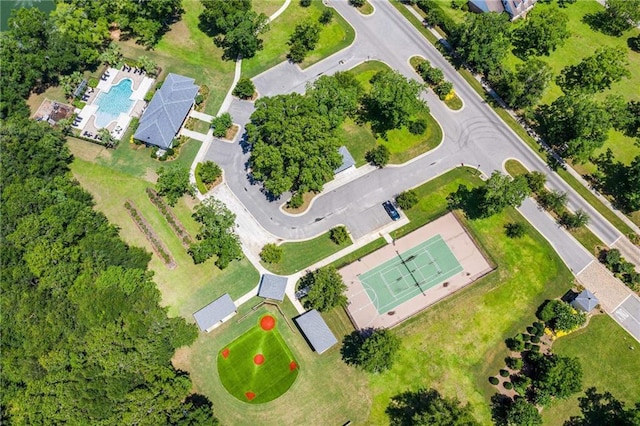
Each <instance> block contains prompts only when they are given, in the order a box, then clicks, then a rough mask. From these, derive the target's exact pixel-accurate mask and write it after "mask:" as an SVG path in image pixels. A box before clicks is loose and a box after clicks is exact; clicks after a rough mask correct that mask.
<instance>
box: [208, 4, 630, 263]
mask: <svg viewBox="0 0 640 426" xmlns="http://www.w3.org/2000/svg"><path fill="white" fill-rule="evenodd" d="M328 3H329V4H330V5H331V6H333V7H335V9H336V10H337V11H338V12H339V13H340V14H341V15H342V16H343V17H344V18H345V19H346V20H347V21H348V22H349V23H350V24H351V25H352V26H353V27H354V28H355V29H356V33H357V34H356V40H355V41H354V43H353V44H352V45H351V46H349V47H348V48H347V49H344V50H342V51H340V52H338V53H336V54H334V55H333V56H331V57H329V58H327V59H325V60H323V61H322V62H320V63H318V64H316V65H314V66H312V67H310V68H308V69H306V70H304V71H302V70H300V68H299V67H298V66H296V65H293V64H290V63H287V62H285V63H282V64H280V65H278V66H276V67H273V68H271V69H270V70H268V71H266V72H264V73H262V74H261V75H259V76H257V77H255V78H254V79H253V81H254V83H255V84H256V88H257V90H258V92H259V93H260V95H261V96H272V95H275V94H279V93H289V92H292V91H296V92H303V91H304V89H305V87H306V84H307V83H308V82H311V81H313V80H315V79H316V78H318V77H319V76H320V75H324V74H333V73H334V72H336V71H339V70H347V69H350V68H353V67H354V66H356V65H357V64H359V63H361V62H363V61H366V60H368V59H375V60H381V61H384V62H386V63H387V64H389V65H390V66H391V67H392V68H394V69H396V70H398V71H400V72H401V73H403V74H404V75H406V76H408V77H411V78H415V79H419V77H418V76H417V74H415V72H414V71H413V69H412V67H411V66H410V64H409V59H410V58H411V57H412V56H414V55H420V56H423V57H425V58H427V59H428V60H429V61H431V63H432V64H433V65H434V66H437V67H438V68H440V69H442V70H443V71H444V74H445V77H446V78H447V79H448V80H449V81H451V82H452V83H453V85H454V88H455V90H456V93H457V94H458V95H459V96H460V97H461V99H462V100H463V102H464V108H463V109H462V110H461V111H457V112H454V111H451V110H449V109H448V108H447V107H446V106H445V105H444V103H443V102H441V101H440V100H438V98H437V97H436V96H435V95H434V94H433V93H432V92H431V91H429V92H428V93H425V94H423V97H424V99H426V100H427V102H428V105H429V107H430V109H431V113H432V115H433V116H434V117H435V118H436V119H437V120H438V122H439V123H440V125H441V127H442V129H443V131H444V135H445V136H444V141H443V143H442V144H441V145H440V146H439V147H438V148H436V149H435V150H433V151H430V152H429V153H427V154H425V155H423V156H421V157H419V158H418V159H415V160H414V161H412V162H410V163H408V164H405V165H403V166H401V167H386V168H384V169H379V170H375V171H373V172H371V173H368V174H366V175H364V176H362V177H360V178H358V179H356V180H354V181H352V182H349V183H348V184H346V185H344V186H341V187H339V188H337V189H335V190H332V191H331V192H328V193H325V194H323V195H322V196H320V197H318V198H317V199H316V200H315V202H314V203H313V205H312V207H311V208H310V209H309V210H308V211H307V212H306V213H305V214H303V215H301V216H295V217H293V216H290V215H286V214H284V213H282V211H281V210H280V208H279V207H280V205H281V204H282V203H283V202H284V201H286V200H287V198H288V194H284V195H283V197H282V198H281V199H280V200H269V199H267V197H266V196H265V194H264V193H263V192H262V191H261V186H260V185H259V184H252V183H251V182H250V181H249V179H248V170H247V161H248V158H249V154H248V152H246V149H244V148H243V145H242V143H240V144H228V143H223V142H214V143H213V144H212V145H211V148H210V149H209V151H208V152H207V153H206V155H205V157H206V158H207V159H211V160H213V161H215V162H217V163H218V164H220V165H221V167H223V168H224V170H225V178H226V180H227V183H228V185H229V187H230V188H231V189H232V191H233V192H234V193H235V194H236V196H237V197H238V198H239V200H240V201H241V202H242V203H243V204H244V206H245V207H246V208H247V209H248V210H249V211H250V212H251V213H252V215H253V216H254V217H255V218H256V220H257V221H258V222H259V223H260V224H261V225H262V226H263V227H264V228H265V229H266V230H267V231H269V232H271V233H272V234H274V235H276V236H278V237H281V238H286V239H302V238H309V237H311V236H314V235H317V234H319V233H322V232H324V231H326V230H328V229H329V228H331V227H333V226H335V225H337V224H345V225H347V227H348V228H349V230H350V231H351V232H352V234H353V236H354V237H355V238H358V237H360V236H363V235H365V234H367V233H369V232H372V231H375V230H376V229H378V228H379V227H380V226H382V225H384V223H385V222H384V221H388V220H390V219H388V218H385V217H384V215H381V214H380V211H381V209H382V206H381V203H382V202H383V201H384V200H387V199H390V198H392V197H393V196H394V195H396V194H398V193H399V192H401V191H403V190H405V189H407V188H412V187H415V186H418V185H420V184H422V183H424V182H426V181H428V180H430V179H432V178H434V177H436V176H438V175H440V174H442V173H444V172H446V171H448V170H450V169H451V168H453V167H456V166H458V165H460V164H461V163H464V164H466V165H471V166H473V167H478V168H479V169H480V170H481V171H483V173H484V174H485V175H490V174H491V172H493V171H494V170H501V171H504V168H503V165H504V162H505V161H506V160H507V159H509V158H516V159H518V160H519V161H520V162H522V163H523V164H524V165H525V166H526V167H527V168H528V169H529V170H539V171H542V172H544V173H546V174H547V177H548V184H547V185H548V187H549V188H551V189H557V190H560V191H564V192H567V193H568V198H569V203H568V206H569V208H570V209H572V210H576V209H582V210H584V211H586V212H587V213H588V214H589V216H590V218H591V220H590V224H589V227H590V229H591V230H592V231H593V232H594V234H596V235H597V236H598V237H599V238H600V239H601V240H602V241H604V242H605V243H606V244H608V245H611V244H612V243H613V242H615V241H616V240H617V239H618V238H619V237H620V233H619V232H618V231H617V230H616V229H615V228H614V227H613V226H612V225H611V224H609V222H608V221H606V220H605V219H604V218H603V217H602V216H601V215H600V214H599V213H598V212H596V211H595V210H594V209H593V208H592V207H591V206H590V205H589V204H588V203H587V202H586V201H584V200H583V199H582V198H581V197H580V196H579V195H578V194H576V193H575V191H573V190H572V189H571V188H570V187H569V186H568V185H567V184H566V183H565V182H564V181H563V180H562V179H561V178H560V177H559V176H558V175H557V174H555V173H554V172H553V171H552V170H550V169H549V168H548V167H547V165H546V164H545V163H544V162H543V161H542V160H541V159H540V158H539V157H538V155H537V154H536V153H534V152H533V151H532V150H531V149H530V148H529V147H528V146H527V145H525V143H524V142H523V141H522V140H520V139H519V137H518V136H517V135H515V134H514V133H513V132H512V130H511V129H510V128H509V127H508V126H507V125H506V124H505V123H504V122H503V121H502V120H501V119H500V118H499V117H498V116H497V115H496V114H495V112H494V111H493V110H492V109H491V108H490V107H489V106H488V105H486V104H485V102H484V101H483V100H482V98H480V97H479V96H478V95H477V94H476V93H475V91H474V90H473V89H472V88H471V87H470V86H469V85H468V84H467V83H466V81H465V80H464V79H463V78H462V77H461V76H460V75H459V74H458V73H457V72H456V70H455V69H454V68H453V67H452V66H451V65H450V64H449V63H448V62H447V60H446V59H445V58H444V57H443V56H442V55H441V54H440V53H439V52H438V51H437V50H436V49H435V48H434V47H433V46H432V45H431V44H430V43H429V42H428V41H427V40H425V39H424V38H423V36H422V35H421V34H420V33H419V32H418V31H416V29H415V28H413V27H412V26H411V25H410V24H409V23H408V22H407V21H406V20H405V18H404V17H403V16H402V15H400V14H399V13H398V12H397V11H396V10H395V8H394V7H393V6H392V5H391V4H389V3H388V2H386V1H375V2H374V3H373V4H374V5H375V8H376V11H375V14H374V15H372V16H367V17H365V16H363V15H361V14H360V13H359V12H358V11H357V10H356V9H354V8H353V7H351V6H349V5H348V3H347V2H346V1H329V2H328ZM253 109H254V106H253V104H252V103H250V102H245V101H239V100H234V101H233V102H232V104H231V107H230V113H231V114H232V116H233V118H234V122H236V123H239V124H242V125H244V124H246V123H247V122H248V121H249V116H250V115H251V113H252V111H253ZM520 211H521V213H522V214H523V215H524V216H525V217H526V218H527V220H529V221H530V222H531V223H532V224H534V225H535V226H536V228H537V229H538V230H539V231H540V232H541V233H542V234H543V235H544V236H545V237H546V238H547V240H549V242H550V243H551V244H552V245H553V247H554V248H555V249H556V251H557V252H558V253H559V255H560V256H561V258H562V259H563V260H564V261H565V263H566V264H567V265H568V266H569V268H571V270H573V271H574V273H578V272H580V271H581V270H582V269H583V268H584V267H586V266H587V265H588V264H589V263H590V262H591V261H593V257H592V256H591V255H589V253H587V252H586V251H585V250H584V248H583V247H582V246H581V245H580V244H579V243H578V242H577V241H576V240H575V239H573V237H572V236H571V235H569V234H568V233H567V232H566V231H564V230H563V229H562V228H560V227H559V226H558V225H557V224H556V223H555V221H554V220H553V219H552V218H551V217H550V216H549V215H548V214H547V213H546V212H544V211H541V210H540V209H539V208H538V207H537V206H536V205H535V203H534V202H533V201H531V200H528V201H526V202H525V203H524V204H523V206H522V207H521V208H520Z"/></svg>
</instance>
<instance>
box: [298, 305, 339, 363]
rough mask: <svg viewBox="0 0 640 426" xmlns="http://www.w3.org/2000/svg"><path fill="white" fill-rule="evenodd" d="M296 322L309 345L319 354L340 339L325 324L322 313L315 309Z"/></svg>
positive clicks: (301, 316)
mask: <svg viewBox="0 0 640 426" xmlns="http://www.w3.org/2000/svg"><path fill="white" fill-rule="evenodd" d="M295 322H296V324H297V325H298V328H300V331H301V332H302V334H303V335H304V337H305V339H306V340H307V342H308V343H309V345H310V346H311V347H312V348H313V350H315V351H316V352H317V353H319V354H321V353H323V352H325V351H326V350H328V349H329V348H331V347H332V346H333V345H335V344H336V343H338V339H336V336H334V335H333V333H332V332H331V330H330V329H329V326H328V325H327V323H326V322H324V319H322V316H320V312H318V311H316V310H315V309H312V310H310V311H308V312H305V313H304V314H302V315H300V316H299V317H297V318H296V319H295Z"/></svg>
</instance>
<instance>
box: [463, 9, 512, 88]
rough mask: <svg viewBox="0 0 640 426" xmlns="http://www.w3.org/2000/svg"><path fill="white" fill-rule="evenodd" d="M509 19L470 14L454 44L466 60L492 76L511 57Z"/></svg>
mask: <svg viewBox="0 0 640 426" xmlns="http://www.w3.org/2000/svg"><path fill="white" fill-rule="evenodd" d="M509 28H510V24H509V17H508V16H507V14H506V13H480V14H475V13H472V14H467V15H466V16H465V22H464V24H462V25H460V26H459V27H458V28H457V29H456V30H455V31H454V32H453V34H451V37H450V40H451V41H452V44H453V46H454V48H455V50H456V53H458V54H459V55H460V56H462V58H463V59H464V60H465V61H466V62H468V63H469V64H470V65H471V66H473V67H474V68H475V69H476V70H477V71H479V72H481V73H483V74H485V75H488V74H489V73H490V72H491V71H493V70H495V69H496V68H497V67H498V66H499V65H500V64H501V63H502V60H503V59H504V58H505V57H506V56H507V54H508V53H509V47H510V45H511V43H510V41H509Z"/></svg>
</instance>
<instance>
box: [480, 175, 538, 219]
mask: <svg viewBox="0 0 640 426" xmlns="http://www.w3.org/2000/svg"><path fill="white" fill-rule="evenodd" d="M530 194H531V189H529V185H528V184H527V179H526V178H525V177H524V176H522V175H520V176H516V177H515V178H511V177H510V176H508V175H504V174H502V173H500V172H499V171H495V172H493V173H492V174H491V177H489V179H488V180H487V183H486V185H485V186H484V187H483V188H482V190H481V199H480V206H479V207H480V210H481V211H482V214H483V215H484V216H486V217H488V216H492V215H494V214H497V213H500V212H501V211H502V210H504V209H505V208H506V207H508V206H511V207H519V206H520V204H522V202H523V201H524V199H525V198H527V197H528V196H529V195H530Z"/></svg>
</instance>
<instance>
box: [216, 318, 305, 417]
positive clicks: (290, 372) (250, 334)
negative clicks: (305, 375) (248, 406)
mask: <svg viewBox="0 0 640 426" xmlns="http://www.w3.org/2000/svg"><path fill="white" fill-rule="evenodd" d="M268 319H271V320H274V321H275V317H273V316H271V315H265V316H263V317H262V318H261V320H260V322H259V323H258V324H256V325H254V327H253V328H251V329H250V330H248V331H247V332H246V333H244V334H243V335H241V336H240V337H238V338H237V339H235V340H234V341H233V342H231V343H230V344H229V345H227V346H226V347H225V348H224V349H222V350H221V351H220V352H218V374H219V376H220V381H221V382H222V385H223V386H224V387H225V389H226V390H227V391H228V392H229V393H230V394H231V395H233V396H235V397H236V398H237V399H239V400H240V401H244V402H249V403H252V404H260V403H265V402H269V401H272V400H274V399H276V398H278V397H279V396H280V395H282V394H283V393H285V392H286V391H287V390H289V388H290V387H291V385H292V384H293V382H295V380H296V377H297V376H298V367H299V366H298V363H297V362H296V360H295V358H294V357H293V354H292V353H291V350H290V349H289V347H288V346H287V344H286V342H285V341H284V339H283V338H282V336H281V335H280V332H279V331H278V329H277V328H274V329H268V328H263V327H262V324H263V323H264V322H265V321H266V320H268Z"/></svg>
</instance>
